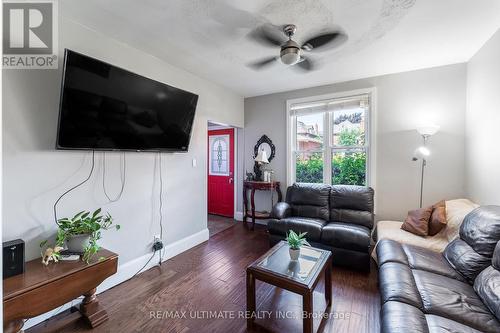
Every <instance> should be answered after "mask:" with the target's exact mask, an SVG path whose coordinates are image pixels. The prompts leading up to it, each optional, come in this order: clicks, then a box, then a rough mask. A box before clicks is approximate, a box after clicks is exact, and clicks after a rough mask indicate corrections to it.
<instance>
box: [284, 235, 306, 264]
mask: <svg viewBox="0 0 500 333" xmlns="http://www.w3.org/2000/svg"><path fill="white" fill-rule="evenodd" d="M306 234H307V232H303V233H300V234H298V235H297V234H296V233H295V232H294V231H293V230H290V231H288V234H287V235H286V241H287V242H288V247H289V249H288V251H289V253H290V259H292V260H299V256H300V247H301V246H302V245H304V244H305V245H309V246H311V245H310V244H309V243H308V242H307V240H306V238H305V235H306Z"/></svg>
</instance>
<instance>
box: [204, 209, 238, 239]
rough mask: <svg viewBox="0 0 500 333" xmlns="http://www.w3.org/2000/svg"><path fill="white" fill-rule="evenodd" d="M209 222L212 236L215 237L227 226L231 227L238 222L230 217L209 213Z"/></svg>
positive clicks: (209, 230) (208, 226) (208, 225)
mask: <svg viewBox="0 0 500 333" xmlns="http://www.w3.org/2000/svg"><path fill="white" fill-rule="evenodd" d="M207 222H208V223H207V228H208V232H209V235H210V237H213V236H214V235H216V234H218V233H219V232H221V231H224V230H226V229H227V228H231V227H232V226H234V225H235V224H236V221H235V220H234V219H232V218H230V217H224V216H218V215H212V214H208V218H207Z"/></svg>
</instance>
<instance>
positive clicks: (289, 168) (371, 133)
mask: <svg viewBox="0 0 500 333" xmlns="http://www.w3.org/2000/svg"><path fill="white" fill-rule="evenodd" d="M358 95H369V96H370V106H369V109H368V112H367V115H366V117H367V127H366V131H367V137H368V140H369V142H368V146H369V149H368V152H367V153H368V166H367V170H368V174H367V179H366V180H367V182H366V184H367V186H370V187H372V188H373V189H375V188H376V175H377V170H376V169H377V168H376V166H377V161H376V159H377V154H376V151H377V140H376V139H377V137H376V133H375V129H376V128H377V123H376V121H377V89H376V88H374V87H373V88H366V89H357V90H351V91H343V92H337V93H331V94H325V95H318V96H309V97H303V98H295V99H289V100H287V101H286V181H287V186H290V185H292V184H293V183H294V182H295V172H294V170H295V166H294V163H293V162H294V158H293V151H294V144H295V143H294V138H295V132H296V128H295V127H296V122H294V121H292V116H291V108H292V105H294V104H300V103H311V102H315V101H321V100H326V99H338V98H346V97H353V96H358ZM328 120H329V119H328V112H325V114H324V131H325V133H329V128H328V127H329V126H330V122H329V121H328ZM328 140H329V138H328ZM325 147H326V148H324V151H325V152H327V151H329V150H330V147H329V144H328V147H327V146H326V145H325ZM328 155H331V152H330V153H328ZM325 168H326V169H325V172H324V173H323V177H324V178H325V177H326V176H325V175H328V174H331V163H325ZM323 182H325V183H326V182H327V180H326V179H323Z"/></svg>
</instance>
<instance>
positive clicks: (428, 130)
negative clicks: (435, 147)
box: [417, 124, 439, 136]
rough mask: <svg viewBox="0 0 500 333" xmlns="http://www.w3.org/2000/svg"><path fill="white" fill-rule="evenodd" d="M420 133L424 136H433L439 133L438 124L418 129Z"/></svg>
mask: <svg viewBox="0 0 500 333" xmlns="http://www.w3.org/2000/svg"><path fill="white" fill-rule="evenodd" d="M417 131H418V133H420V135H423V136H432V135H434V134H436V133H437V132H438V131H439V126H438V125H436V124H427V125H423V126H419V127H417Z"/></svg>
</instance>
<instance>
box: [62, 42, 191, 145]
mask: <svg viewBox="0 0 500 333" xmlns="http://www.w3.org/2000/svg"><path fill="white" fill-rule="evenodd" d="M197 102H198V95H195V94H193V93H190V92H188V91H184V90H181V89H178V88H174V87H171V86H169V85H166V84H164V83H160V82H158V81H155V80H151V79H148V78H146V77H143V76H140V75H138V74H135V73H132V72H129V71H127V70H124V69H121V68H118V67H115V66H112V65H110V64H107V63H105V62H102V61H99V60H97V59H94V58H91V57H88V56H85V55H83V54H79V53H77V52H74V51H71V50H65V60H64V71H63V82H62V89H61V102H60V110H59V126H58V133H57V143H56V146H57V149H95V150H135V151H160V150H165V151H187V150H188V147H189V141H190V138H191V129H192V127H193V121H194V115H195V110H196V104H197Z"/></svg>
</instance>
